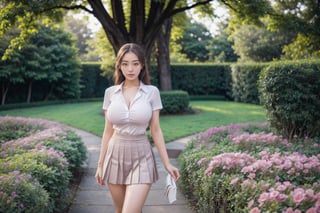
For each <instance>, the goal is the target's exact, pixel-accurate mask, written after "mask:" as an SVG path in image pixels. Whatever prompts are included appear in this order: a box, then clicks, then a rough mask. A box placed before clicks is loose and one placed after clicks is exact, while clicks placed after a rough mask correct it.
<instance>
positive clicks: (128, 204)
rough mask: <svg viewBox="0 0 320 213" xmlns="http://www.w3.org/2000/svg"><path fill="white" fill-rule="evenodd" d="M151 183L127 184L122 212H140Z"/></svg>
mask: <svg viewBox="0 0 320 213" xmlns="http://www.w3.org/2000/svg"><path fill="white" fill-rule="evenodd" d="M150 188H151V184H133V185H127V189H126V196H125V199H124V203H123V208H122V213H141V212H142V207H143V205H144V202H145V201H146V198H147V196H148V193H149V191H150Z"/></svg>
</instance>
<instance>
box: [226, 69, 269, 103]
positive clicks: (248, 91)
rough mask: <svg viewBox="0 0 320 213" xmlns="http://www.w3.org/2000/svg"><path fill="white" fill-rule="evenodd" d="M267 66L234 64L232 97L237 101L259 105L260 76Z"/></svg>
mask: <svg viewBox="0 0 320 213" xmlns="http://www.w3.org/2000/svg"><path fill="white" fill-rule="evenodd" d="M265 66H267V64H262V63H260V64H258V63H251V64H232V65H231V70H232V72H231V76H232V97H233V98H234V100H235V101H239V102H244V103H252V104H258V103H260V99H259V92H258V80H259V74H260V72H261V71H262V69H263V68H264V67H265Z"/></svg>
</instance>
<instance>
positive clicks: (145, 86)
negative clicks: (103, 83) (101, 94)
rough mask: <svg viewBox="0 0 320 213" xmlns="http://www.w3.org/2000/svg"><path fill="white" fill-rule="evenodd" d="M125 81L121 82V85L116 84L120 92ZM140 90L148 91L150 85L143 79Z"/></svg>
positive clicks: (116, 90)
mask: <svg viewBox="0 0 320 213" xmlns="http://www.w3.org/2000/svg"><path fill="white" fill-rule="evenodd" d="M123 83H124V82H121V84H119V85H116V89H115V92H119V91H121V90H122V85H123ZM140 90H142V91H143V92H145V93H146V92H148V87H147V85H145V84H144V83H143V82H142V81H140Z"/></svg>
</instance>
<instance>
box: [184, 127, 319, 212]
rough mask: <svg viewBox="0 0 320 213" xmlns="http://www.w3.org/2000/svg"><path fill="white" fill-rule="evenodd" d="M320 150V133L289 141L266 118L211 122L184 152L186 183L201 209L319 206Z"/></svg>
mask: <svg viewBox="0 0 320 213" xmlns="http://www.w3.org/2000/svg"><path fill="white" fill-rule="evenodd" d="M297 150H301V151H302V152H297ZM319 151H320V140H319V139H307V140H297V141H291V142H289V141H288V140H286V139H284V138H282V137H281V136H278V135H274V134H272V133H271V132H270V129H269V127H268V125H267V124H264V123H262V124H259V123H258V124H236V125H230V126H222V127H214V128H210V129H208V130H207V131H205V132H202V133H200V134H199V135H198V136H197V137H196V138H195V139H194V140H193V141H192V142H190V143H189V144H188V146H187V147H186V149H185V150H184V151H183V153H182V154H181V155H180V156H179V158H178V160H179V163H180V168H181V181H180V184H181V188H182V189H183V192H185V193H186V197H187V198H188V200H190V202H191V204H192V205H193V206H194V207H195V209H196V212H201V213H202V212H203V213H207V212H235V213H238V212H239V213H247V212H286V211H287V212H290V211H291V209H293V211H294V210H297V211H299V212H307V211H309V212H318V211H320V206H319V203H320V183H319V178H320V173H319V171H320V156H319ZM293 211H291V212H293Z"/></svg>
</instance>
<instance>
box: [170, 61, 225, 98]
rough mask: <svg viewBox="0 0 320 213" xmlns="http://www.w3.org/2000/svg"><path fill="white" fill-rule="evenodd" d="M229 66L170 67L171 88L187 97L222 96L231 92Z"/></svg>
mask: <svg viewBox="0 0 320 213" xmlns="http://www.w3.org/2000/svg"><path fill="white" fill-rule="evenodd" d="M230 72H231V71H230V64H183V65H172V66H171V73H172V88H173V90H183V91H186V92H187V93H188V94H189V95H222V96H226V97H229V95H230V92H231V78H230Z"/></svg>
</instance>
